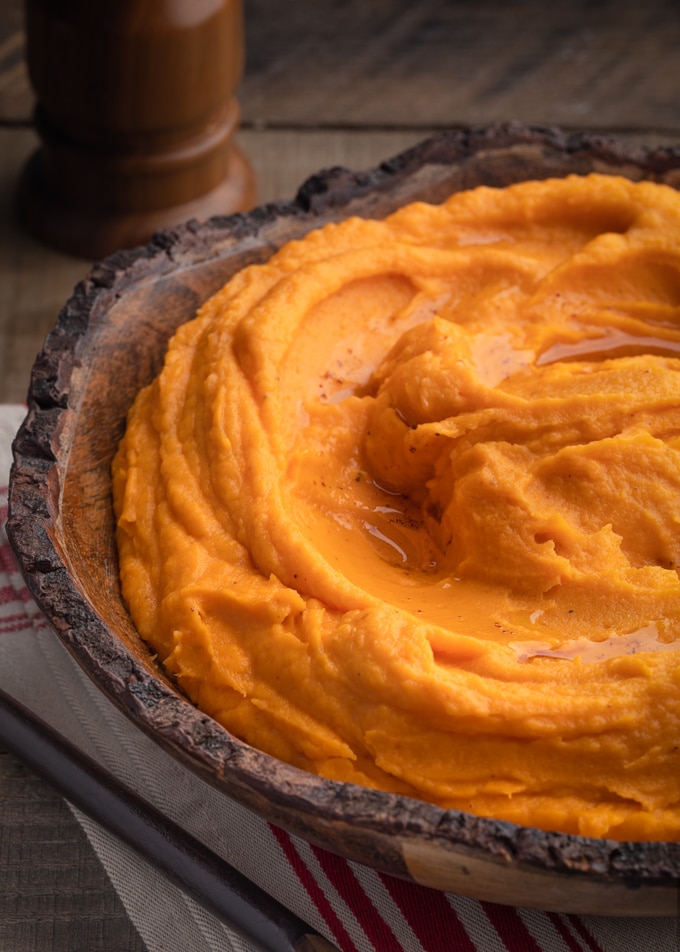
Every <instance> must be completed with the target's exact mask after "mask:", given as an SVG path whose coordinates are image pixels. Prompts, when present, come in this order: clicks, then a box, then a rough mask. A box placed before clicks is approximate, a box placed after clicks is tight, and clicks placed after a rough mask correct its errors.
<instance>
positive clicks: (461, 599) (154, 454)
mask: <svg viewBox="0 0 680 952" xmlns="http://www.w3.org/2000/svg"><path fill="white" fill-rule="evenodd" d="M114 497H115V506H116V513H117V518H118V527H119V528H118V542H119V551H120V566H121V579H122V585H123V592H124V595H125V598H126V600H127V602H128V604H129V607H130V611H131V614H132V617H133V619H134V622H135V624H136V626H137V628H138V630H139V632H140V634H141V636H142V637H143V638H144V639H146V640H147V641H148V642H149V643H150V645H151V646H152V647H153V650H154V651H155V652H157V653H158V656H159V659H160V661H161V662H162V664H163V665H164V666H165V667H166V669H167V670H168V671H169V672H171V673H172V675H174V676H175V678H176V679H177V681H178V683H179V684H180V686H181V687H182V688H183V689H184V690H185V692H186V693H187V695H188V696H189V697H190V698H191V699H193V701H194V702H195V703H196V704H197V705H198V707H199V708H201V709H202V710H204V711H205V712H207V713H208V714H210V715H212V716H213V717H214V718H216V719H217V720H218V721H220V722H221V723H222V724H223V725H225V726H226V727H227V728H228V729H229V730H231V731H232V732H233V733H235V734H236V735H238V736H239V737H241V738H244V739H245V740H247V741H248V742H250V743H251V744H253V745H255V746H257V747H259V748H262V749H263V750H266V751H268V752H270V753H271V754H273V755H275V756H277V757H279V758H281V759H283V760H285V761H288V762H290V763H292V764H295V765H297V766H299V767H301V768H304V769H306V770H309V771H313V772H316V773H318V774H320V775H322V776H324V777H329V778H336V779H340V780H346V781H351V782H355V783H358V784H363V785H368V786H371V787H379V788H383V789H386V790H392V791H397V792H400V793H404V794H408V795H411V796H414V797H418V798H421V799H425V800H430V801H433V802H435V803H438V804H440V805H442V806H444V807H452V808H456V809H462V810H466V811H472V812H474V813H477V814H480V815H489V816H494V817H498V818H502V819H508V820H512V821H515V822H517V823H520V824H527V825H530V826H537V827H540V828H544V829H552V830H561V831H566V832H578V833H583V834H586V835H590V836H597V837H600V836H608V837H613V838H617V839H632V840H645V839H679V838H680V809H679V806H680V651H678V648H679V647H680V581H679V579H678V563H679V561H680V195H678V194H677V193H676V192H674V191H673V190H672V189H670V188H668V187H666V186H661V185H656V184H652V183H644V182H643V183H636V184H634V183H632V182H629V181H628V180H625V179H623V178H618V177H612V176H603V175H590V176H584V177H577V176H572V177H568V178H565V179H552V180H548V181H541V182H525V183H521V184H518V185H514V186H511V187H508V188H506V189H491V188H478V189H475V190H473V191H470V192H464V193H461V194H456V195H453V196H452V197H451V198H450V199H449V200H448V201H446V202H445V203H444V204H443V205H440V206H430V205H426V204H420V203H418V204H414V205H410V206H408V207H406V208H403V209H402V210H400V211H398V212H397V213H396V214H393V215H392V216H391V217H390V218H388V219H386V220H385V221H367V220H361V219H350V220H347V221H344V222H342V223H341V224H337V225H327V226H325V227H323V228H321V229H320V230H317V231H314V232H312V233H310V234H309V235H308V236H307V237H305V238H304V239H303V240H301V241H295V242H292V243H290V244H289V245H287V246H285V247H284V248H282V249H281V250H280V251H279V252H278V253H276V254H275V255H274V256H273V257H272V258H271V259H270V260H269V261H268V262H267V263H266V264H263V265H258V266H254V267H249V268H247V269H245V270H244V271H242V272H241V273H239V274H238V275H237V276H236V277H234V278H233V279H232V280H231V281H230V282H229V283H228V284H227V285H226V286H225V287H224V288H223V289H222V290H221V291H220V292H219V293H218V294H216V295H215V296H214V297H213V298H212V299H211V300H209V301H208V302H207V303H206V304H205V305H204V306H203V307H202V308H201V310H200V312H199V314H198V316H197V317H196V319H195V320H193V321H191V322H189V323H187V324H186V325H184V326H183V327H182V328H181V329H180V330H179V332H178V333H177V334H176V336H175V338H174V339H173V341H172V342H171V345H170V347H169V350H168V353H167V358H166V361H165V366H164V369H163V371H162V373H161V374H160V376H159V377H158V379H157V380H156V381H155V382H154V383H153V384H152V385H151V386H149V387H148V388H147V389H145V390H144V391H143V392H142V393H140V395H139V397H138V399H137V401H136V403H135V405H134V407H133V409H132V411H131V413H130V416H129V422H128V427H127V432H126V435H125V438H124V440H123V442H122V444H121V447H120V450H119V453H118V456H117V458H116V460H115V464H114Z"/></svg>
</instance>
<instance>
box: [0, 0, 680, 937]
mask: <svg viewBox="0 0 680 952" xmlns="http://www.w3.org/2000/svg"><path fill="white" fill-rule="evenodd" d="M245 7H246V46H247V66H246V74H245V78H244V81H243V84H242V88H241V93H240V97H239V98H240V102H241V105H242V109H243V121H242V126H241V130H240V133H239V136H238V139H239V143H240V145H241V146H242V148H243V149H244V150H245V152H246V153H247V154H248V155H249V157H250V159H251V161H252V163H253V165H254V167H255V170H256V173H257V177H258V184H259V196H258V198H259V200H260V201H262V202H264V201H270V200H275V199H279V198H288V197H291V196H292V195H293V194H294V192H295V191H296V189H297V187H298V185H299V184H300V183H301V182H302V181H303V180H304V178H305V177H306V176H307V175H309V174H311V173H312V172H314V171H317V170H318V169H320V168H323V167H328V166H333V165H346V166H349V167H351V168H355V169H362V168H368V167H370V166H372V165H374V164H376V163H377V162H379V161H381V160H382V159H384V158H387V157H389V156H391V155H393V154H394V153H396V152H398V151H400V150H402V149H403V148H406V147H407V146H409V145H411V144H413V143H415V142H417V141H418V140H420V139H421V138H424V137H425V136H426V135H428V134H430V133H431V132H433V131H435V130H437V129H441V128H454V127H457V126H460V125H464V124H468V123H483V122H489V121H493V120H506V119H518V120H522V121H525V122H530V123H540V124H558V125H561V126H563V127H564V128H568V129H587V130H595V131H599V132H602V133H603V134H608V133H613V134H619V135H622V136H624V137H626V138H628V139H630V140H632V141H635V142H639V143H649V144H659V143H668V144H680V56H678V50H679V49H680V8H678V6H677V3H676V0H646V2H644V3H641V2H640V0H600V2H597V3H593V2H591V0H571V2H570V3H569V4H546V3H545V2H543V0H518V2H515V3H512V2H511V3H508V2H507V0H458V2H454V0H450V2H447V0H418V3H413V2H411V0H342V2H340V0H334V2H332V3H320V2H318V0H317V2H311V0H290V2H289V3H287V4H285V5H282V4H281V3H280V2H279V0H246V2H245ZM31 114H32V94H31V91H30V88H29V85H28V81H27V77H26V69H25V65H24V59H23V34H22V29H21V4H20V2H19V0H2V3H1V4H0V401H2V402H5V403H6V402H18V401H22V400H23V399H24V398H25V394H26V389H27V384H28V378H29V373H30V368H31V365H32V363H33V360H34V357H35V355H36V353H37V351H38V350H39V348H40V346H41V343H42V340H43V338H44V335H45V333H46V332H47V331H48V330H49V329H50V328H51V327H52V325H53V323H54V321H55V318H56V315H57V313H58V311H59V309H60V307H61V305H62V304H63V303H64V301H65V300H66V299H67V298H68V296H69V294H70V292H71V289H72V287H73V285H74V284H75V283H76V282H77V281H78V280H79V279H80V278H81V277H83V276H84V274H85V273H86V271H87V269H88V266H89V264H88V262H86V261H81V260H77V259H73V258H69V257H67V256H66V255H63V254H60V253H58V252H55V251H53V250H51V249H48V248H45V247H42V246H41V245H39V244H38V243H37V242H35V241H34V240H33V239H32V238H30V237H29V236H28V235H26V234H24V233H23V232H22V231H21V230H20V229H19V228H18V226H17V225H16V223H15V222H14V219H13V214H12V205H13V197H14V189H15V184H16V180H17V176H18V174H19V171H20V169H21V167H22V165H23V163H24V162H25V161H26V159H27V157H28V155H29V154H30V153H31V151H32V150H33V149H34V147H35V143H36V138H35V135H34V132H33V130H32V126H31ZM47 845H49V849H47V848H46V846H47ZM0 948H1V949H2V950H3V952H29V950H36V952H43V950H45V952H47V950H50V952H65V950H68V952H73V950H81V949H82V950H87V952H99V950H102V952H103V950H115V952H128V950H143V949H144V944H143V943H142V941H141V939H140V938H139V936H138V935H137V934H136V932H135V931H134V929H133V927H132V926H131V925H130V923H129V922H128V920H127V917H126V915H125V912H124V910H123V908H122V906H121V904H120V902H119V900H118V898H117V896H116V894H115V893H114V891H113V889H112V888H111V886H110V884H109V882H108V879H107V877H106V875H105V874H104V872H103V870H102V869H101V867H100V866H99V863H98V860H97V858H96V856H95V854H94V853H93V852H92V850H91V848H90V846H89V845H88V843H87V841H86V839H85V837H84V834H83V833H82V831H81V829H80V827H79V825H78V824H77V823H76V822H75V820H74V819H73V817H72V815H71V813H70V811H69V810H68V808H67V807H66V805H65V804H64V802H63V801H62V800H61V798H60V797H59V796H58V795H57V794H55V793H54V792H52V791H51V790H50V789H49V788H48V787H47V786H46V785H45V784H43V783H42V782H40V781H39V780H38V779H37V778H35V777H34V776H33V775H32V774H31V773H30V772H29V771H27V770H26V769H25V768H24V767H23V766H22V765H21V764H20V763H19V762H18V761H17V760H15V759H14V758H13V757H11V756H10V755H8V754H0Z"/></svg>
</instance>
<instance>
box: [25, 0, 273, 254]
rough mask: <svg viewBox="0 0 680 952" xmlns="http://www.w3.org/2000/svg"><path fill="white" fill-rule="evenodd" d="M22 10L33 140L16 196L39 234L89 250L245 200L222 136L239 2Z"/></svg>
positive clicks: (233, 115)
mask: <svg viewBox="0 0 680 952" xmlns="http://www.w3.org/2000/svg"><path fill="white" fill-rule="evenodd" d="M25 17H26V21H25V23H26V44H27V63H28V71H29V76H30V80H31V84H32V86H33V89H34V92H35V95H36V98H37V106H36V111H35V124H36V129H37V132H38V136H39V138H40V140H41V146H40V148H39V149H38V150H37V152H36V153H35V154H34V155H33V156H32V157H31V158H30V159H29V161H28V163H27V165H26V167H25V168H24V170H23V174H22V176H21V179H20V182H19V188H18V195H17V201H18V211H19V216H20V218H21V220H22V221H23V222H24V224H25V225H26V227H27V229H28V230H29V231H30V232H31V233H33V234H34V235H35V236H36V237H37V238H39V239H41V240H42V241H44V242H45V243H47V244H49V245H52V246H53V247H56V248H58V249H60V250H62V251H66V252H69V253H71V254H74V255H77V256H79V257H84V258H89V259H96V258H100V257H103V256H104V255H107V254H109V253H110V252H112V251H115V250H117V249H120V248H129V247H133V246H135V245H139V244H142V243H144V242H146V241H147V240H148V239H149V237H150V236H151V235H152V233H153V232H154V231H156V230H157V229H159V228H167V227H171V226H173V225H176V224H179V223H180V222H183V221H186V220H188V219H190V218H197V219H199V220H203V219H205V218H208V217H210V216H211V215H216V214H231V213H232V212H236V211H244V210H246V209H247V208H249V207H251V206H252V204H253V203H254V201H255V184H254V175H253V172H252V169H251V167H250V164H249V163H248V161H247V159H246V158H245V157H244V155H243V154H242V153H241V152H240V150H239V149H238V148H237V147H236V146H235V145H234V143H233V141H232V137H233V135H234V132H235V130H236V128H237V126H238V123H239V118H240V112H239V108H238V104H237V102H236V99H235V96H234V93H235V90H236V87H237V86H238V83H239V82H240V79H241V76H242V71H243V61H244V34H243V7H242V0H106V2H105V3H93V2H92V0H25Z"/></svg>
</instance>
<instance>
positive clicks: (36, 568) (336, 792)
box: [7, 123, 680, 886]
mask: <svg viewBox="0 0 680 952" xmlns="http://www.w3.org/2000/svg"><path fill="white" fill-rule="evenodd" d="M528 147H531V148H538V149H542V150H544V151H546V152H554V151H557V152H560V153H562V154H565V155H578V154H581V153H583V154H586V153H587V154H588V155H589V156H590V157H591V159H592V160H593V162H594V164H595V165H598V164H600V165H608V166H609V167H612V168H620V169H621V173H622V174H628V173H630V170H631V169H633V170H635V169H636V168H639V167H644V169H645V170H646V172H647V173H648V177H650V178H658V180H665V179H666V178H667V177H668V176H671V177H672V176H674V175H675V176H676V178H677V181H678V184H679V185H680V148H669V147H659V148H645V147H642V146H632V147H631V146H630V145H629V144H627V143H624V142H621V141H620V140H617V139H613V138H609V137H603V136H599V135H593V134H587V133H566V132H563V131H561V130H560V129H557V128H555V127H539V126H527V125H523V124H520V123H496V124H492V125H486V126H469V127H463V128H460V129H455V130H452V131H449V132H442V133H439V134H437V135H435V136H432V137H430V138H428V139H425V140H424V141H423V142H421V143H420V144H418V145H416V146H414V147H412V148H410V149H408V150H406V151H404V152H401V153H399V154H398V155H397V156H395V157H394V158H392V159H390V160H388V161H386V162H383V163H382V164H381V165H379V166H377V167H376V168H374V169H371V170H369V171H368V172H358V173H357V172H352V171H350V170H348V169H345V168H339V167H336V168H332V169H327V170H323V171H321V172H319V173H317V174H315V175H313V176H311V177H310V178H308V179H307V180H306V181H305V182H304V183H303V184H302V186H301V187H300V189H299V191H298V193H297V195H296V196H295V198H294V199H293V200H292V201H289V202H277V203H272V204H269V205H262V206H259V207H258V208H256V209H254V210H253V211H251V212H248V213H245V214H238V215H230V216H215V217H213V218H211V219H210V220H208V221H207V222H204V223H200V224H199V223H197V222H195V221H190V222H187V223H185V224H184V225H181V226H179V227H177V228H174V229H166V230H163V231H161V232H158V233H157V234H156V235H154V237H153V238H152V239H151V241H150V242H149V243H147V244H146V245H144V246H140V247H138V248H135V249H131V250H128V251H120V252H116V253H114V254H112V255H109V256H108V257H107V258H105V259H103V260H102V261H100V262H98V263H96V264H95V265H93V267H92V268H91V270H90V272H89V274H88V275H87V276H86V277H85V278H84V279H83V281H81V282H80V283H79V285H78V286H77V287H76V288H75V290H74V293H73V295H72V297H71V298H70V299H69V301H68V302H67V303H66V304H65V306H64V307H63V309H62V311H61V312H60V314H59V316H58V319H57V323H56V326H55V328H54V330H53V331H52V332H51V333H50V335H48V338H47V339H46V342H45V346H44V348H43V350H42V351H41V353H40V354H39V355H38V357H37V359H36V362H35V364H34V367H33V370H32V374H31V381H30V389H29V395H28V401H27V402H28V412H27V416H26V419H25V420H24V422H23V424H22V425H21V428H20V430H19V432H18V434H17V436H16V438H15V440H14V443H13V455H14V463H13V465H12V470H11V474H10V484H9V498H8V520H7V534H8V538H9V541H10V544H11V546H12V549H13V551H14V554H15V556H16V559H17V562H18V565H19V568H20V571H21V572H22V574H23V576H24V579H25V581H26V584H27V586H28V588H29V590H30V592H31V594H32V596H33V598H34V599H35V601H36V602H37V604H38V606H39V608H40V609H41V610H42V612H43V613H44V614H45V615H46V617H47V619H48V621H49V623H50V625H51V627H52V629H53V630H54V631H55V633H56V634H57V636H58V637H59V638H60V639H61V640H62V642H63V643H64V644H65V645H66V647H67V648H68V649H69V651H70V653H71V654H72V655H73V656H74V657H75V659H76V661H77V662H78V664H79V665H80V666H81V667H82V668H83V669H84V670H85V671H86V673H87V674H89V675H90V677H91V678H92V679H93V680H94V681H95V683H96V684H97V685H98V687H99V688H100V689H101V690H103V691H104V693H105V694H106V695H107V696H108V697H109V699H110V700H112V701H113V702H114V703H115V704H116V705H117V706H118V707H119V708H120V709H122V710H123V711H124V712H125V713H126V714H127V715H128V716H129V717H130V718H131V719H132V721H133V722H134V723H135V724H137V726H138V727H141V729H143V730H144V731H145V733H147V734H148V735H149V736H151V737H153V738H154V739H155V740H156V741H157V742H159V743H160V744H161V745H162V746H163V747H165V748H166V750H168V751H169V752H170V753H171V754H173V755H174V756H176V757H178V758H179V759H180V760H182V761H183V762H184V763H185V764H186V765H187V766H189V768H190V769H192V770H193V771H194V772H196V773H198V774H199V775H200V776H202V777H203V779H207V780H208V781H209V782H211V783H212V784H214V785H217V786H218V787H220V789H222V790H223V791H224V792H225V793H226V794H227V795H229V790H227V789H226V788H225V783H226V782H227V781H228V782H229V783H230V784H232V785H233V786H232V787H231V790H232V792H233V793H234V794H235V795H236V796H237V798H238V796H239V795H242V794H243V793H244V791H247V793H248V796H252V797H254V798H255V800H257V799H259V798H262V799H264V800H266V801H267V803H269V804H272V802H273V804H274V806H275V808H276V809H277V810H278V811H279V812H280V814H281V817H282V823H281V825H284V826H285V825H286V821H285V815H286V811H287V810H292V811H293V812H294V813H295V814H296V815H297V816H299V817H300V823H301V824H302V825H301V826H300V827H299V828H297V829H295V830H294V832H298V833H300V834H301V835H303V836H305V835H307V836H308V838H309V839H311V840H317V841H318V839H317V837H318V831H317V830H315V829H314V828H313V824H312V825H311V826H310V829H309V830H307V831H305V828H304V815H305V813H306V811H308V810H310V809H312V810H313V811H314V813H315V814H318V815H319V816H322V817H323V820H324V822H326V823H329V824H341V825H343V826H344V827H345V828H353V829H355V830H357V831H366V832H371V831H373V830H374V828H375V824H376V817H381V818H383V819H384V821H385V822H386V823H388V827H387V828H386V831H385V836H386V837H387V838H389V837H390V836H394V835H397V836H399V837H402V838H404V839H409V838H412V839H419V840H422V839H424V840H426V841H429V842H436V843H437V844H438V845H440V846H441V847H442V848H443V849H444V850H449V849H455V850H462V851H463V852H465V853H469V854H470V855H481V856H484V857H485V858H489V859H491V860H492V861H495V862H498V863H500V864H502V865H505V866H508V865H510V866H522V867H528V868H534V869H540V871H542V872H545V871H553V872H559V873H569V875H571V876H573V875H577V876H581V877H585V878H586V879H592V880H596V881H598V882H604V883H609V884H623V885H627V886H639V885H640V884H642V883H648V884H655V885H669V886H673V885H677V884H678V883H680V843H673V842H672V843H666V842H620V841H614V840H607V839H596V838H591V837H585V836H580V835H576V834H566V833H554V832H548V831H543V830H538V829H534V828H530V827H522V826H518V825H516V824H513V823H511V822H508V821H502V820H496V819H493V818H486V817H479V816H476V815H474V814H470V813H465V812H463V811H457V810H446V809H443V808H440V807H437V806H435V805H433V804H430V803H426V802H424V801H420V800H414V799H411V798H408V797H403V796H400V795H397V794H392V793H386V792H384V791H378V790H369V789H367V788H364V787H357V786H355V785H353V784H348V783H343V782H338V781H332V780H325V779H323V778H318V777H314V776H313V775H310V774H307V773H306V772H305V771H302V770H299V769H298V768H295V767H292V766H290V765H288V764H285V763H282V762H281V761H278V760H276V759H275V758H273V757H271V756H270V755H267V754H264V753H262V752H261V751H258V750H256V749H254V748H252V747H250V746H249V745H247V744H245V743H244V742H243V741H240V740H238V739H237V738H234V737H233V735H231V734H230V733H229V732H227V731H226V730H225V729H224V728H222V727H221V726H220V725H218V724H217V723H216V722H215V721H213V720H212V719H211V718H210V717H208V716H207V715H205V714H203V713H202V712H200V711H199V710H197V709H196V708H195V707H194V706H193V705H192V704H191V703H190V702H189V701H188V700H186V699H185V698H184V697H183V696H180V695H179V693H178V692H177V691H176V690H174V689H173V688H171V686H170V685H169V684H168V683H165V682H164V681H163V680H162V679H159V678H158V677H152V676H151V675H150V673H149V671H148V670H146V669H145V668H144V667H143V666H142V665H140V664H139V662H138V661H137V659H136V658H135V657H134V656H133V655H132V654H131V653H130V652H128V651H127V650H126V649H125V647H124V646H123V645H121V644H120V642H119V641H118V640H117V639H116V636H115V633H113V632H112V631H111V630H110V629H109V628H108V626H107V625H106V623H105V622H104V621H103V619H102V618H101V617H100V616H99V615H98V614H97V612H96V611H95V610H94V609H93V608H92V606H91V605H89V603H87V600H86V599H83V596H82V593H81V592H80V591H79V590H78V588H77V587H76V586H75V585H74V583H73V580H72V578H71V577H70V574H69V569H68V565H67V563H66V561H65V560H64V557H63V554H62V552H61V551H60V548H59V546H58V544H57V543H56V541H55V530H56V526H57V523H58V519H59V508H58V499H59V498H60V497H59V492H60V489H59V487H60V485H61V481H62V477H63V470H64V467H67V465H68V441H69V436H70V435H71V434H72V433H73V428H74V425H75V421H76V420H77V416H78V412H79V409H80V400H81V397H82V391H83V382H82V381H83V374H82V354H83V351H84V350H85V349H86V348H87V346H88V344H90V343H91V342H92V340H93V339H94V338H96V334H97V329H98V327H99V324H100V321H101V320H102V315H105V313H106V311H107V308H109V307H111V304H112V302H113V301H115V300H117V299H118V297H119V296H120V295H124V294H125V293H126V292H127V291H128V290H129V289H130V287H132V286H134V284H135V283H136V282H140V281H142V280H146V279H154V278H156V277H158V276H163V275H168V274H170V273H171V272H172V271H173V269H176V268H177V267H191V266H194V265H197V264H200V263H201V262H204V261H207V260H208V259H209V258H210V257H211V256H213V257H215V258H216V257H218V256H219V254H220V253H221V252H220V249H223V248H224V246H225V242H227V244H229V243H231V245H236V244H240V245H241V246H247V245H248V243H249V242H250V243H257V242H260V243H262V242H264V243H265V244H266V243H267V241H268V238H267V228H268V226H269V225H271V223H272V221H275V220H281V218H282V217H285V218H287V219H289V220H290V221H295V222H297V223H298V224H299V226H300V227H301V228H303V229H306V230H308V229H309V228H312V227H314V226H315V225H316V224H318V223H319V219H320V217H321V216H322V215H324V214H329V213H330V214H337V215H338V216H339V217H342V215H343V213H344V212H346V211H347V209H348V208H351V207H353V205H352V203H355V202H356V201H357V200H359V201H360V200H361V199H362V198H363V197H365V196H367V195H370V194H376V193H380V192H385V193H389V192H390V190H391V189H393V188H394V184H395V182H400V181H402V180H403V179H404V178H405V177H408V176H412V175H414V174H416V173H418V172H419V171H422V169H423V168H424V167H429V166H437V165H444V166H445V165H447V164H452V163H454V162H457V161H461V160H463V159H464V160H465V161H470V160H474V158H475V156H477V155H479V154H480V153H482V152H483V151H485V152H486V153H489V152H493V151H494V150H497V151H500V150H502V149H508V148H528ZM231 245H230V246H231ZM273 250H274V248H273V247H272V248H271V251H273ZM55 500H56V502H55ZM310 778H311V781H310ZM272 781H273V782H274V789H272ZM321 845H326V844H325V843H322V844H321ZM385 848H386V849H388V846H387V844H385ZM380 849H381V847H380V845H379V846H378V853H377V854H376V857H375V861H376V863H377V864H380V862H381V858H380V855H379V853H380Z"/></svg>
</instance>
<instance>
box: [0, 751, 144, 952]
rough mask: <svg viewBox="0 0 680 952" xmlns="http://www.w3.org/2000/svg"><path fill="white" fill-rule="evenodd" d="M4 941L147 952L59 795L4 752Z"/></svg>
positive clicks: (0, 844) (7, 946) (0, 825)
mask: <svg viewBox="0 0 680 952" xmlns="http://www.w3.org/2000/svg"><path fill="white" fill-rule="evenodd" d="M0 868H1V869H2V875H0V949H2V950H3V952H30V950H34V949H51V950H53V952H77V950H83V952H85V950H87V952H107V950H114V949H115V950H119V952H144V950H145V945H144V943H143V942H142V940H141V939H140V937H139V935H138V934H137V932H136V930H135V929H134V927H133V926H132V925H131V923H130V921H129V919H128V917H127V914H126V912H125V909H124V907H123V905H122V903H121V902H120V900H119V899H118V896H117V895H116V893H115V892H114V890H113V889H112V888H111V884H110V882H109V879H108V877H107V875H106V873H105V872H104V869H103V867H102V866H101V863H100V862H99V860H98V859H97V857H96V855H95V853H94V852H93V850H92V848H91V847H90V845H89V843H88V841H87V838H86V836H85V834H84V832H83V830H82V828H81V827H80V825H79V824H78V823H77V821H76V819H75V817H74V816H73V814H72V813H71V811H70V810H69V808H68V807H67V806H66V804H65V803H64V801H63V800H62V798H61V797H60V796H59V795H58V794H57V793H55V792H54V791H53V790H51V788H50V787H48V786H47V785H46V784H44V783H43V782H42V781H40V780H39V779H38V778H37V777H35V775H34V774H32V773H31V772H30V771H29V770H27V769H26V768H25V767H23V766H22V765H21V764H20V763H19V762H18V761H17V760H16V759H15V758H14V757H12V756H10V755H9V754H6V753H2V752H0Z"/></svg>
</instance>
